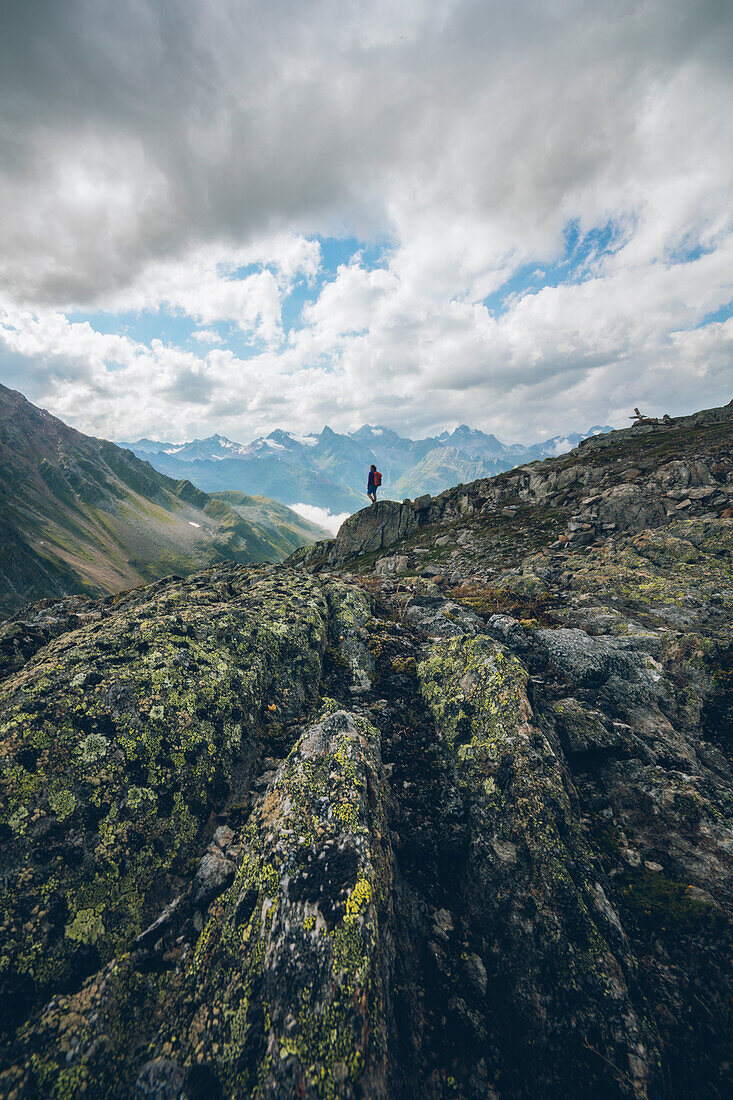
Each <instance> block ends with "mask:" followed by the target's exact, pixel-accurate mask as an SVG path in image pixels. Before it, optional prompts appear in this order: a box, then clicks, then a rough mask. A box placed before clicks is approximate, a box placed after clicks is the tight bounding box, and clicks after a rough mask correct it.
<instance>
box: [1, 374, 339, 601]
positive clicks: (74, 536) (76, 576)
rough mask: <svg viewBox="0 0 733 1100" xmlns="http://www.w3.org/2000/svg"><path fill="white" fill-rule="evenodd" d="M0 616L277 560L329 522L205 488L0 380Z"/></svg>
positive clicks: (268, 502) (261, 500) (259, 499)
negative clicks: (218, 566)
mask: <svg viewBox="0 0 733 1100" xmlns="http://www.w3.org/2000/svg"><path fill="white" fill-rule="evenodd" d="M0 524H1V529H0V616H2V615H4V614H5V615H7V614H8V613H9V612H11V611H13V610H16V609H17V608H19V607H22V606H23V604H25V603H27V602H28V601H29V600H34V599H40V598H41V597H44V596H62V595H67V594H71V593H76V594H80V595H82V594H83V595H87V596H100V595H103V594H104V593H114V592H119V591H120V590H121V589H123V588H130V587H132V586H133V585H136V584H141V583H142V582H144V581H149V580H153V579H155V578H156V577H161V576H164V575H166V574H168V573H181V574H186V573H191V572H192V571H194V570H196V569H202V568H204V567H205V566H207V565H211V564H213V563H214V562H216V561H221V560H222V559H231V560H233V561H239V562H256V561H277V560H280V559H282V558H283V557H286V556H287V555H288V554H289V553H291V552H292V551H293V550H294V549H296V547H298V546H301V545H303V544H304V543H306V542H313V541H314V540H315V539H318V538H322V537H323V536H324V535H325V534H326V532H325V531H324V530H322V529H321V528H320V527H318V526H317V525H316V524H313V523H309V522H308V521H307V520H304V519H302V518H301V517H300V516H298V515H296V514H295V512H293V511H291V510H290V509H289V508H285V507H283V505H281V504H278V503H277V502H276V501H273V500H268V499H266V498H264V497H261V496H256V497H247V496H245V495H244V494H242V493H223V494H220V495H219V496H216V497H214V496H208V495H207V494H206V493H203V492H201V491H200V490H199V489H198V488H196V487H195V486H193V485H192V484H191V483H190V482H189V481H186V480H178V481H174V480H171V478H168V477H165V476H164V475H162V474H160V473H159V472H158V471H157V470H154V469H153V467H152V466H150V465H149V464H148V463H147V462H144V461H141V460H140V459H138V458H136V457H135V456H134V455H132V454H130V452H129V451H127V450H124V449H123V448H121V447H117V446H115V444H114V443H110V442H108V441H107V440H104V439H92V438H90V437H89V436H86V435H82V433H81V432H77V431H75V430H74V429H73V428H69V427H67V425H66V424H64V423H62V421H60V420H57V419H56V417H54V416H51V415H50V414H49V413H47V412H45V411H44V410H42V409H38V408H36V407H35V406H34V405H32V404H31V403H30V402H29V401H26V399H25V398H24V397H23V396H22V394H20V393H18V392H17V391H15V390H9V389H7V388H6V387H5V386H0Z"/></svg>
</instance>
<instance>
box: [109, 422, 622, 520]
mask: <svg viewBox="0 0 733 1100" xmlns="http://www.w3.org/2000/svg"><path fill="white" fill-rule="evenodd" d="M610 430H611V429H610V428H609V427H608V426H600V425H595V426H594V427H592V428H589V429H588V431H587V432H585V433H583V434H582V435H580V434H577V433H573V434H571V435H567V436H553V438H551V439H546V440H543V441H542V442H540V443H534V444H531V445H529V446H525V445H523V444H520V443H514V444H506V443H502V442H501V441H500V440H499V439H497V438H496V436H494V435H487V434H486V433H485V432H482V431H479V430H478V429H475V428H469V427H468V426H467V425H466V424H462V425H461V426H460V427H458V428H456V429H455V430H454V431H451V432H448V431H444V432H442V433H441V434H440V435H438V436H429V437H428V438H426V439H408V438H405V437H403V436H400V435H399V434H398V433H397V432H395V431H392V430H390V429H389V428H384V427H380V426H378V425H376V426H375V425H371V424H365V425H364V426H363V427H361V428H359V430H358V431H355V432H350V433H348V434H345V435H344V434H339V433H338V432H334V431H333V430H332V429H331V428H329V427H328V426H326V427H325V428H324V429H323V431H322V432H320V433H318V434H312V435H305V436H299V435H295V434H293V433H292V432H287V431H284V430H282V429H280V428H278V429H276V430H275V431H272V432H270V434H269V435H267V436H261V437H260V438H258V439H255V440H253V441H252V442H251V443H247V444H244V443H236V442H234V441H233V440H231V439H227V438H225V437H224V436H222V435H212V436H209V437H208V438H206V439H194V440H193V441H191V442H190V443H166V442H161V441H158V440H152V439H138V440H134V441H131V442H125V441H123V442H120V444H119V445H120V446H121V447H126V448H127V449H128V450H131V451H132V452H133V453H134V454H136V455H138V457H140V458H144V459H146V460H147V461H148V462H150V463H151V464H152V465H153V466H154V467H155V469H156V470H159V471H161V472H162V473H165V474H168V475H169V476H170V477H174V478H187V479H188V480H190V481H192V482H193V483H194V484H195V485H198V486H199V487H200V488H201V489H203V490H204V491H205V492H208V493H212V492H219V491H221V490H222V489H237V490H240V491H242V492H245V493H265V494H266V495H267V496H269V497H273V498H275V499H276V500H280V501H282V502H283V503H285V504H291V505H292V504H301V503H302V504H309V505H315V506H316V507H319V508H327V509H329V510H330V511H331V512H334V513H341V512H353V511H354V510H355V509H357V508H360V507H362V506H363V505H364V488H365V485H366V475H367V470H368V469H369V466H370V465H371V463H372V462H373V463H375V464H376V466H377V467H378V469H379V470H381V472H382V475H383V482H382V489H383V493H384V495H386V496H388V497H393V498H396V499H402V498H404V497H415V496H420V495H422V494H423V493H431V494H435V493H440V492H442V491H443V489H447V488H450V487H452V486H453V485H456V484H459V483H461V482H467V481H473V480H475V479H477V478H482V477H492V476H493V475H494V474H497V473H501V471H503V470H510V469H512V468H513V467H514V466H519V465H522V464H524V463H525V462H533V461H535V460H538V459H543V458H548V457H555V456H557V455H559V454H562V453H564V452H565V451H569V450H571V449H572V448H573V447H576V446H577V445H578V443H580V441H581V440H583V439H586V438H587V437H588V436H592V435H599V434H601V433H603V432H608V431H610Z"/></svg>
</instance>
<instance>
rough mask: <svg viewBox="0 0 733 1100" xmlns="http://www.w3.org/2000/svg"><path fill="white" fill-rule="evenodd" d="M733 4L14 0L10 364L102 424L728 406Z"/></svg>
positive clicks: (489, 423)
mask: <svg viewBox="0 0 733 1100" xmlns="http://www.w3.org/2000/svg"><path fill="white" fill-rule="evenodd" d="M732 46H733V4H731V3H730V0H694V2H693V0H636V2H633V0H611V2H609V3H601V2H600V0H512V2H511V3H509V2H507V0H125V2H124V3H120V2H119V0H4V4H3V30H2V37H1V38H0V241H2V247H0V381H2V382H4V383H5V384H6V385H9V386H12V387H14V388H16V389H20V390H21V391H22V392H24V393H25V394H26V395H27V396H28V397H29V398H30V399H31V400H33V401H34V402H36V403H38V404H41V405H43V406H44V407H46V408H48V409H49V410H51V411H52V412H54V413H56V414H57V415H59V416H61V417H62V418H63V419H64V420H66V421H67V422H69V423H72V424H74V425H75V426H76V427H78V428H80V429H81V430H83V431H86V432H90V433H92V434H95V435H102V436H106V437H108V438H114V439H120V438H125V439H132V438H137V437H138V436H142V435H146V436H150V437H153V438H156V439H170V440H173V441H178V440H182V439H186V438H189V439H190V438H192V437H194V436H204V435H208V434H211V433H213V432H216V431H218V432H221V433H222V434H224V435H227V436H229V437H231V438H234V439H238V440H243V441H247V440H249V439H251V438H253V437H254V436H256V435H258V434H260V433H262V432H267V431H269V430H271V429H272V428H274V427H277V426H279V427H283V428H286V429H290V430H293V431H296V432H303V431H311V430H319V429H320V428H321V427H322V426H323V424H324V423H329V424H330V425H331V426H332V427H333V428H335V429H336V430H342V431H343V430H350V429H353V428H356V427H358V426H359V425H361V424H363V423H365V422H366V423H371V424H384V425H387V426H389V427H392V428H395V429H396V430H398V431H400V432H401V433H403V434H410V435H413V436H417V435H424V434H427V433H428V432H433V431H436V430H440V429H442V428H444V427H450V426H454V425H455V424H457V423H461V422H467V423H469V424H471V425H472V426H474V427H480V428H483V429H484V430H487V431H493V432H495V433H496V434H497V435H498V436H499V437H500V438H502V439H504V440H509V441H514V440H521V441H531V440H534V439H539V438H543V437H546V436H549V435H553V434H556V433H559V432H565V431H569V430H582V429H585V428H587V427H588V426H589V425H591V424H595V423H611V424H614V425H621V424H622V423H624V422H626V418H627V416H628V414H629V413H630V412H631V410H632V408H633V406H635V405H639V406H642V407H643V408H644V409H645V410H648V411H650V412H652V413H664V412H670V413H672V414H676V413H680V412H684V411H692V410H693V409H697V408H700V407H706V406H710V405H714V404H723V403H725V402H727V401H729V400H730V399H731V398H732V397H733V318H732V317H731V312H732V311H731V297H732V296H733V212H732V202H731V198H732V192H733V189H732V186H731V185H732V183H733V94H732V92H733V87H732V85H733V56H732V52H733V50H732Z"/></svg>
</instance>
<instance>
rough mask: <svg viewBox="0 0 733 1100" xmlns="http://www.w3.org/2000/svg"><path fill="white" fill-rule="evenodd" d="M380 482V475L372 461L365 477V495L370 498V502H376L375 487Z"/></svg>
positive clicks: (376, 487)
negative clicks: (367, 475)
mask: <svg viewBox="0 0 733 1100" xmlns="http://www.w3.org/2000/svg"><path fill="white" fill-rule="evenodd" d="M381 484H382V475H381V474H380V472H379V470H378V469H377V467H376V466H375V465H374V463H373V462H372V464H371V466H370V467H369V477H368V478H367V496H368V497H369V499H370V500H371V502H372V504H376V503H377V489H378V488H379V486H380V485H381Z"/></svg>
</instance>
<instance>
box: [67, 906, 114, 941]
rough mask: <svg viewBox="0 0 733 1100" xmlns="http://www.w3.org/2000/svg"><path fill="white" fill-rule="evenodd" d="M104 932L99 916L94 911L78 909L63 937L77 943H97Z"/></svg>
mask: <svg viewBox="0 0 733 1100" xmlns="http://www.w3.org/2000/svg"><path fill="white" fill-rule="evenodd" d="M104 932H105V928H104V923H103V921H102V917H101V914H100V913H99V912H97V910H95V909H79V910H78V911H77V913H76V916H75V917H74V919H73V921H71V923H70V924H67V926H66V929H65V935H66V936H67V937H68V938H69V939H70V940H75V941H76V942H77V943H97V942H98V941H99V940H100V939H101V938H102V936H103V935H104Z"/></svg>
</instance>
